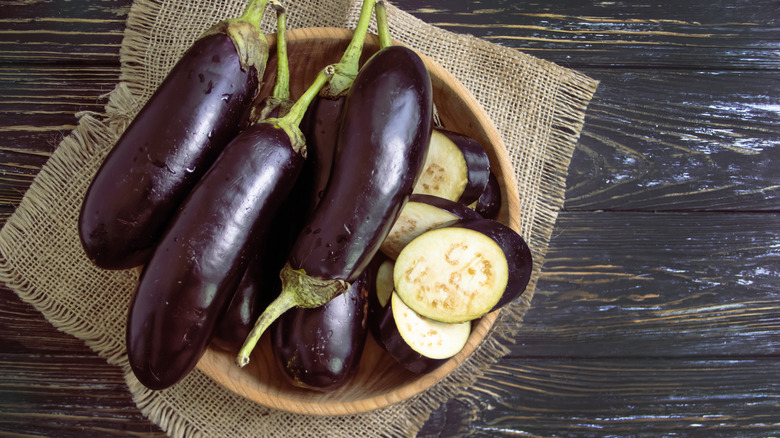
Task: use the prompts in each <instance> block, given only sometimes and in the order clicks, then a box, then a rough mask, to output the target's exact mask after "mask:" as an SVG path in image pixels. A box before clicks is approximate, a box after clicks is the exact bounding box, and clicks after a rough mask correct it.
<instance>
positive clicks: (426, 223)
mask: <svg viewBox="0 0 780 438" xmlns="http://www.w3.org/2000/svg"><path fill="white" fill-rule="evenodd" d="M478 217H480V216H479V214H478V213H477V212H476V211H474V210H472V209H470V208H468V207H467V206H466V205H464V204H461V203H458V202H455V201H450V200H448V199H444V198H440V197H438V196H432V195H421V194H417V195H412V196H411V197H410V198H409V202H407V203H406V205H405V206H404V208H403V210H401V215H400V216H399V217H398V219H396V221H395V223H394V224H393V228H391V229H390V233H389V234H388V235H387V237H386V238H385V240H384V242H382V246H381V247H380V249H381V250H382V252H383V253H385V255H387V256H388V257H390V258H396V257H398V254H399V253H400V252H401V250H402V249H403V248H404V247H405V246H406V245H407V244H409V242H411V241H412V239H414V238H415V237H417V236H419V235H420V234H422V233H424V232H426V231H429V230H432V229H434V228H441V227H443V226H448V225H452V224H454V223H456V222H458V221H459V220H462V219H467V218H478Z"/></svg>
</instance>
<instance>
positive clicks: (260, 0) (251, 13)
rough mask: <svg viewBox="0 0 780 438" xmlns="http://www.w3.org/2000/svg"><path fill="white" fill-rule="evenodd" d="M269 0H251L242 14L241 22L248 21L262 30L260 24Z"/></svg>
mask: <svg viewBox="0 0 780 438" xmlns="http://www.w3.org/2000/svg"><path fill="white" fill-rule="evenodd" d="M267 3H268V0H251V1H250V2H249V4H248V5H246V8H244V12H243V13H242V14H241V17H240V18H239V20H241V21H246V22H248V23H251V24H253V25H254V26H257V27H258V28H260V22H261V21H262V20H263V14H264V13H265V5H266V4H267Z"/></svg>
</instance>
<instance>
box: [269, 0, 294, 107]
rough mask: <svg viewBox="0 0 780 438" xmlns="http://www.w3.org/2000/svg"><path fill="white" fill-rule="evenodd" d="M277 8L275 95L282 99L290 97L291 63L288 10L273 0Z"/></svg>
mask: <svg viewBox="0 0 780 438" xmlns="http://www.w3.org/2000/svg"><path fill="white" fill-rule="evenodd" d="M271 6H272V7H273V8H274V9H275V10H276V59H277V67H276V84H274V91H273V96H274V97H275V98H277V99H279V100H280V101H284V100H288V99H290V64H289V59H288V57H287V10H286V9H285V8H284V6H283V5H282V4H281V3H279V2H278V1H276V0H271Z"/></svg>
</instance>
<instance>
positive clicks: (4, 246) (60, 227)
mask: <svg viewBox="0 0 780 438" xmlns="http://www.w3.org/2000/svg"><path fill="white" fill-rule="evenodd" d="M360 3H361V2H360V0H326V1H317V0H296V1H292V0H290V1H288V2H287V6H288V9H289V27H290V28H291V29H294V28H300V27H341V28H354V24H355V22H356V21H357V17H358V15H359V11H360ZM244 6H245V1H244V0H225V1H217V2H215V1H208V0H194V1H190V0H187V1H185V0H138V1H136V3H135V4H134V5H133V7H132V9H131V11H130V14H129V18H128V21H127V28H126V32H125V37H124V40H123V44H122V48H121V61H122V71H121V81H120V83H119V84H118V85H117V87H116V88H115V89H114V90H113V91H112V92H111V93H110V94H109V95H108V104H107V105H106V111H105V113H106V114H105V116H103V115H97V114H88V113H87V114H81V115H80V121H79V124H78V127H77V128H76V129H75V130H74V131H73V132H72V133H71V134H70V135H69V136H68V137H66V138H65V139H64V140H63V141H62V143H61V144H60V145H59V147H58V148H57V150H56V151H55V153H54V154H53V156H52V157H51V159H50V160H49V161H48V162H47V164H46V165H45V166H44V168H43V169H42V170H41V172H40V174H39V175H38V176H37V178H36V179H35V181H34V183H33V185H32V187H31V188H30V189H29V192H28V193H27V194H26V195H25V197H24V199H23V201H22V203H21V205H20V206H19V207H18V209H17V210H16V212H15V213H14V214H13V215H12V217H11V218H10V219H9V220H8V222H7V224H6V226H5V227H4V228H3V229H2V232H0V279H2V281H4V283H5V284H6V285H8V286H9V287H10V288H12V289H13V290H15V291H16V292H17V293H18V295H19V296H20V297H21V298H22V299H23V300H25V301H26V302H29V303H31V304H32V305H34V306H35V307H36V308H37V309H38V310H39V311H41V312H42V313H43V315H45V317H46V318H47V319H48V320H49V321H50V322H51V323H52V324H53V325H55V326H56V327H58V328H59V329H61V330H62V331H64V332H66V333H69V334H71V335H73V336H75V337H77V338H79V339H82V340H84V342H85V343H86V344H87V345H89V346H90V347H91V348H92V349H94V351H96V352H97V353H98V354H100V355H101V356H102V357H104V358H106V360H107V361H108V362H110V363H112V364H115V365H117V366H119V367H121V368H122V369H123V370H124V372H125V375H126V376H127V383H128V386H129V388H130V391H131V392H132V394H133V396H134V399H135V401H136V403H137V405H138V406H139V408H140V409H141V410H142V411H143V412H144V413H145V414H146V415H147V416H148V417H149V418H150V419H151V421H153V422H154V423H156V424H158V425H159V426H160V427H161V428H162V429H163V430H165V431H166V432H167V433H168V434H169V435H171V436H201V435H202V436H208V437H217V436H236V437H238V436H247V435H248V436H276V437H279V436H318V437H323V436H328V437H331V436H348V437H353V436H379V435H385V436H413V435H415V434H416V433H417V432H418V431H419V429H420V428H421V427H422V425H423V423H424V422H425V420H426V419H427V418H428V417H429V416H430V414H431V412H432V411H433V410H434V409H436V408H437V407H438V406H439V405H440V404H441V403H443V402H444V401H446V400H448V399H450V398H453V397H458V398H459V399H461V400H463V401H464V402H465V403H468V402H469V400H470V399H471V398H472V397H474V395H473V394H478V393H479V381H478V380H479V376H480V375H481V373H482V371H484V370H485V369H486V368H487V367H489V366H490V365H491V364H493V363H495V361H496V360H498V359H499V358H500V357H501V356H503V355H504V354H506V353H507V351H508V349H507V346H508V345H510V344H511V343H512V342H513V339H514V337H515V335H516V334H517V332H518V330H519V329H520V326H521V321H522V316H523V314H524V313H525V312H526V310H527V309H528V307H529V306H530V300H531V297H532V296H533V290H534V287H535V285H536V281H537V278H538V276H539V270H540V268H541V266H542V262H543V260H544V255H545V252H546V250H547V246H548V243H549V240H550V236H551V233H552V230H553V226H554V224H555V220H556V217H557V213H558V211H559V209H560V208H561V206H562V203H563V196H564V183H565V178H566V175H567V172H568V166H569V161H570V158H571V154H572V152H573V149H574V147H575V144H576V141H577V139H578V137H579V134H580V132H581V128H582V123H583V119H584V113H585V109H586V107H587V105H588V103H589V101H590V99H591V97H592V95H593V93H594V91H595V88H596V85H597V84H596V82H595V81H593V80H592V79H590V78H588V77H586V76H584V75H582V74H579V73H578V72H576V71H572V70H569V69H566V68H562V67H560V66H557V65H555V64H552V63H549V62H545V61H541V60H538V59H536V58H533V57H532V56H529V55H526V54H523V53H521V52H519V51H516V50H512V49H507V48H504V47H501V46H498V45H495V44H490V43H488V42H486V41H483V40H480V39H477V38H473V37H469V36H463V35H456V34H453V33H450V32H447V31H444V30H442V29H439V28H436V27H433V26H430V25H428V24H426V23H423V22H421V21H420V20H418V19H416V18H414V17H412V16H411V15H409V14H407V13H405V12H403V11H400V10H398V9H397V8H395V7H393V6H392V5H389V6H388V15H389V21H390V23H391V31H392V35H393V37H394V38H395V39H396V40H398V41H400V42H401V43H403V44H406V45H408V46H411V47H413V48H416V49H417V50H419V51H421V52H422V53H424V54H426V55H428V56H429V57H431V58H432V59H433V60H435V61H436V62H438V63H439V64H441V65H442V66H443V67H444V68H446V69H447V70H448V71H449V72H451V73H452V74H453V75H454V76H455V77H457V78H458V79H459V80H460V81H461V82H462V83H463V84H464V85H465V86H466V88H468V89H469V90H470V91H471V92H472V94H473V95H474V96H475V97H476V99H477V100H478V101H479V102H480V103H481V104H482V106H483V107H484V108H485V109H486V111H487V113H488V115H489V116H490V117H491V118H492V120H493V122H494V123H495V125H496V127H497V128H498V131H499V132H500V134H501V135H502V137H503V140H504V142H505V144H506V145H507V148H508V151H509V154H510V157H511V159H512V163H513V165H514V168H515V171H516V177H517V181H518V190H519V193H520V199H521V211H522V212H523V219H522V234H523V236H524V237H525V238H526V239H527V240H528V242H529V244H530V246H531V248H532V250H533V253H534V258H535V261H536V262H537V263H536V270H535V272H534V275H533V278H532V280H531V284H530V285H529V290H528V291H527V293H526V294H525V295H524V296H523V297H522V299H520V300H518V301H517V302H516V303H514V304H513V305H511V306H509V307H508V308H506V309H505V310H504V311H502V313H501V317H500V318H499V320H498V321H497V322H496V324H495V325H494V328H493V330H492V332H491V334H490V336H488V338H486V339H485V341H483V343H482V344H481V346H480V348H478V349H477V350H476V351H475V353H474V354H473V355H472V356H471V357H470V358H469V359H468V360H467V361H466V362H465V363H464V364H462V365H461V366H460V367H459V368H457V369H455V371H454V372H453V373H451V375H450V376H449V377H448V378H447V379H445V380H443V381H442V382H440V383H438V384H437V385H435V386H434V387H432V388H431V389H429V390H428V391H427V392H425V393H422V394H420V395H418V396H417V397H415V398H413V399H410V400H407V401H405V402H402V403H399V404H396V405H393V406H390V407H387V408H383V409H380V410H377V411H372V412H369V413H365V414H360V415H354V416H333V417H328V416H305V415H294V414H289V413H286V412H283V411H278V410H274V409H269V408H266V407H264V406H261V405H258V404H255V403H253V402H250V401H248V400H246V399H243V398H241V397H239V396H237V395H235V394H234V393H232V392H231V391H229V390H227V389H225V388H223V387H222V386H220V385H218V384H216V383H215V382H213V381H212V380H211V379H210V378H208V377H207V376H205V375H204V374H203V373H201V372H200V371H198V370H195V371H194V372H192V373H191V375H189V376H188V377H187V378H186V379H185V380H184V381H182V382H181V383H180V384H177V385H176V386H174V387H173V388H170V389H168V390H164V391H158V392H152V391H149V390H146V389H145V388H143V387H142V386H141V385H139V384H138V383H137V381H135V379H134V378H133V376H132V373H131V372H130V370H129V367H128V365H127V358H126V354H125V342H124V335H125V319H126V312H127V308H128V305H129V302H130V298H131V295H132V293H133V291H134V287H135V282H136V280H137V275H136V273H135V271H133V270H129V271H122V272H107V271H103V270H100V269H98V268H96V267H94V266H93V265H92V264H91V263H90V262H89V261H88V260H87V259H86V258H85V256H84V253H83V251H82V249H81V247H80V244H79V240H78V235H77V230H76V221H77V217H78V211H79V207H80V204H81V201H82V198H83V196H84V193H85V192H86V189H87V186H88V184H89V181H90V180H91V178H92V177H93V175H94V174H95V172H96V170H97V168H98V166H99V165H100V163H101V161H102V159H103V158H104V156H105V154H106V153H107V152H108V150H109V149H110V148H111V146H112V145H113V142H114V141H115V140H116V139H117V138H118V136H119V134H120V133H121V132H122V131H123V129H124V128H125V127H126V126H127V124H128V122H129V121H130V120H131V119H132V117H133V116H134V115H135V114H136V113H137V111H138V110H139V109H140V108H141V106H142V105H143V103H144V102H145V101H146V100H147V99H148V98H149V96H150V95H151V94H152V92H153V91H154V89H155V88H156V86H157V85H158V84H159V83H160V82H161V81H162V79H163V78H164V77H165V75H166V73H167V72H168V71H169V69H170V68H171V67H172V66H173V64H174V63H175V62H176V60H177V59H178V57H179V56H180V55H181V53H183V52H184V50H185V49H186V48H187V47H188V46H189V44H190V43H191V42H192V41H193V40H194V39H195V38H196V37H197V36H199V35H200V34H201V33H202V32H203V31H204V30H205V29H207V28H208V27H209V26H211V25H212V24H213V23H214V22H216V21H217V20H219V19H222V18H227V17H234V16H238V15H240V12H241V11H242V10H243V8H244ZM263 31H264V32H265V33H272V32H273V31H274V22H273V14H266V17H265V20H264V23H263ZM371 31H372V32H374V31H375V26H374V25H373V24H372V28H371Z"/></svg>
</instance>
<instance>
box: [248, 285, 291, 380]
mask: <svg viewBox="0 0 780 438" xmlns="http://www.w3.org/2000/svg"><path fill="white" fill-rule="evenodd" d="M293 307H295V297H294V293H293V292H292V291H284V290H282V293H281V294H280V295H279V296H278V297H277V298H276V299H275V300H273V301H272V302H271V304H269V305H268V307H266V308H265V310H264V311H263V313H262V314H261V315H260V316H259V317H258V318H257V320H256V321H255V325H254V327H252V331H250V332H249V335H247V337H246V340H245V341H244V345H242V346H241V349H240V350H238V357H236V365H238V366H239V367H242V368H243V367H244V366H246V364H248V363H249V355H250V354H252V350H254V349H255V346H257V343H258V342H259V341H260V338H261V337H262V336H263V333H265V331H266V329H268V327H270V326H271V324H273V322H274V321H276V320H277V319H278V318H279V317H280V316H282V314H284V312H286V311H288V310H290V309H292V308H293Z"/></svg>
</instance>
